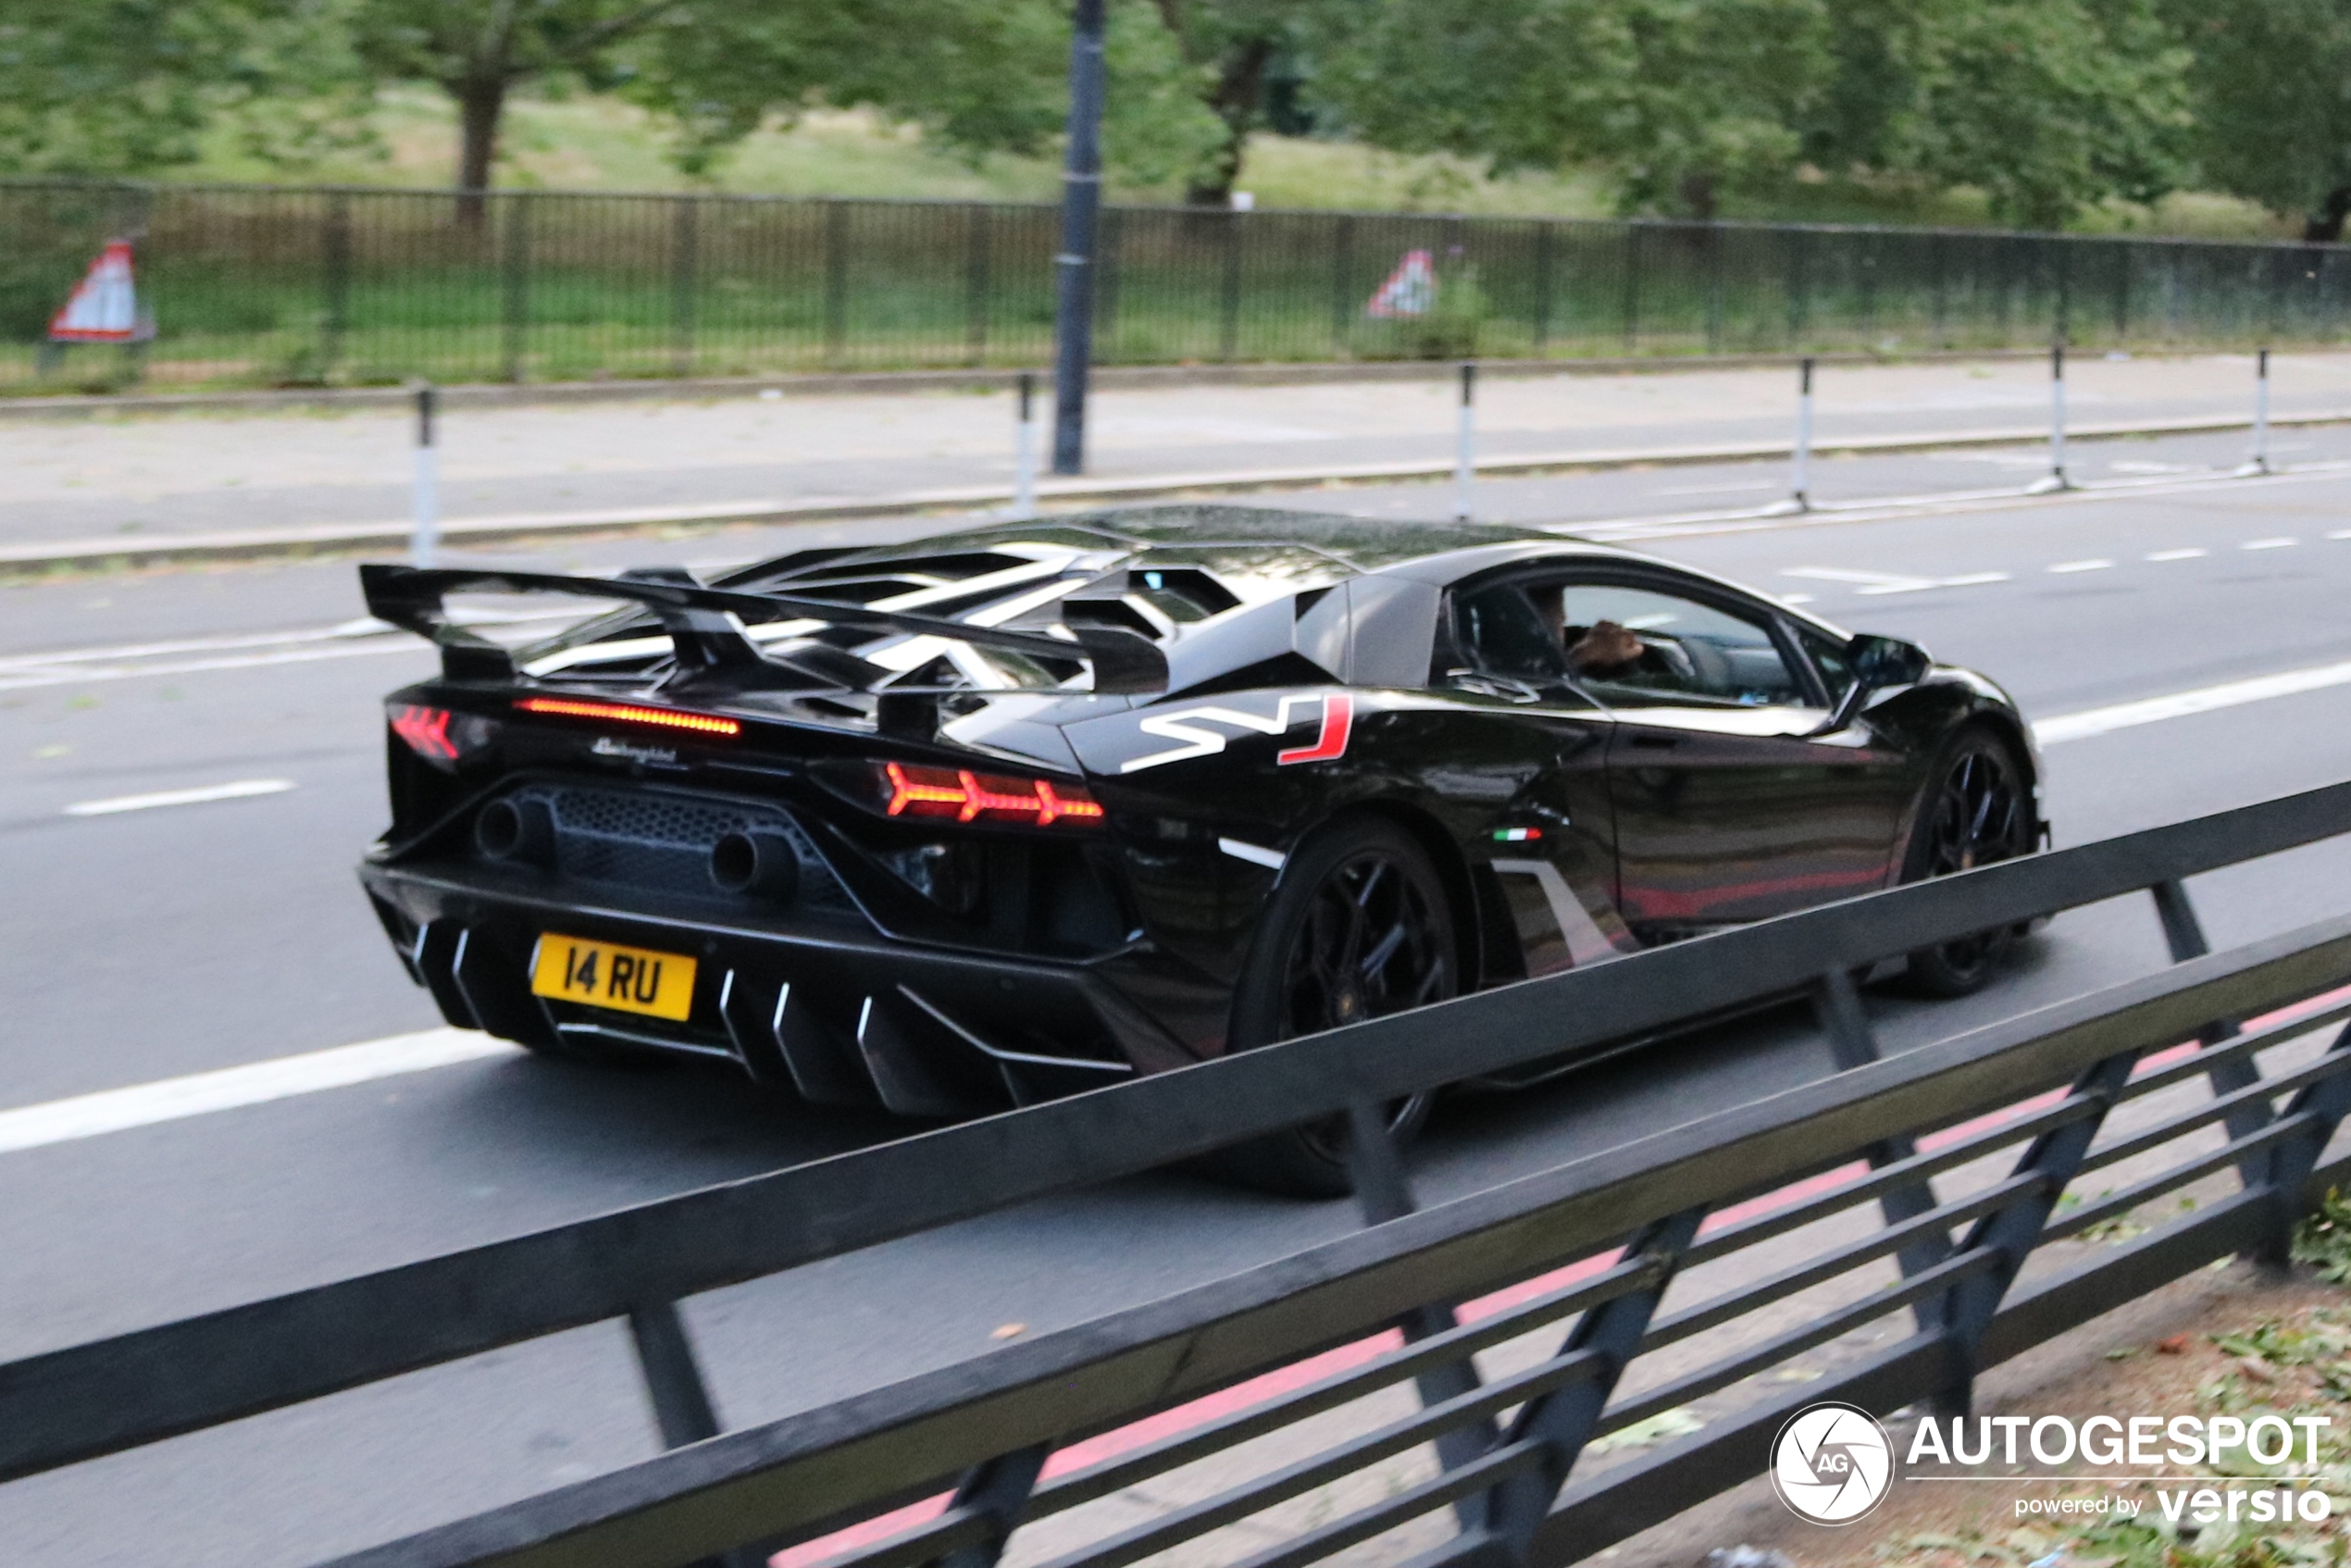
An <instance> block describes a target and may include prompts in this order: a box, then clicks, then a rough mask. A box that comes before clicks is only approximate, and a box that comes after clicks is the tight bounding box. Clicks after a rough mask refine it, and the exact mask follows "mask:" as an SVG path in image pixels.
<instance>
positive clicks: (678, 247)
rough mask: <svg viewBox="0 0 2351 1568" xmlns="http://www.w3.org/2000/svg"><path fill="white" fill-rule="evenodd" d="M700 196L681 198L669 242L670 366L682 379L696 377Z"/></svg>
mask: <svg viewBox="0 0 2351 1568" xmlns="http://www.w3.org/2000/svg"><path fill="white" fill-rule="evenodd" d="M702 202H703V198H702V197H700V196H680V197H678V218H677V225H676V229H675V232H674V234H673V236H672V238H671V241H670V257H669V264H670V280H669V288H670V299H669V332H670V340H669V364H670V370H671V373H672V374H674V375H677V376H679V377H686V376H690V375H692V374H693V373H694V292H695V286H696V284H697V283H699V281H700V280H701V272H702V257H701V254H700V253H701V250H702V245H701V232H700V231H701V227H702V225H701V218H702V212H701V207H702Z"/></svg>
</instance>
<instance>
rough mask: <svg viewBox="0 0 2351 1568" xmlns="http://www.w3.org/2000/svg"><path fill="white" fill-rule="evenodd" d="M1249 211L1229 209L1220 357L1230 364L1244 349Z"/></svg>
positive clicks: (1219, 304)
mask: <svg viewBox="0 0 2351 1568" xmlns="http://www.w3.org/2000/svg"><path fill="white" fill-rule="evenodd" d="M1248 222H1249V217H1248V214H1247V213H1245V212H1244V211H1242V209H1241V208H1239V207H1228V208H1226V209H1225V277H1224V287H1223V289H1222V291H1221V292H1220V295H1219V298H1218V301H1217V322H1218V327H1217V333H1216V357H1217V359H1218V361H1219V362H1220V363H1223V364H1225V365H1230V364H1231V363H1232V362H1233V361H1234V360H1235V359H1237V358H1238V357H1239V356H1240V350H1241V244H1242V240H1243V232H1242V231H1243V230H1244V228H1245V227H1246V226H1247V224H1248Z"/></svg>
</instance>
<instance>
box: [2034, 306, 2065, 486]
mask: <svg viewBox="0 0 2351 1568" xmlns="http://www.w3.org/2000/svg"><path fill="white" fill-rule="evenodd" d="M2033 488H2034V490H2035V491H2046V490H2071V489H2072V488H2073V476H2071V474H2069V473H2067V472H2066V471H2065V344H2063V343H2061V342H2057V343H2051V344H2050V345H2049V477H2048V478H2047V479H2043V480H2042V481H2041V482H2040V483H2039V484H2036V485H2034V487H2033Z"/></svg>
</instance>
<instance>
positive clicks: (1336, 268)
mask: <svg viewBox="0 0 2351 1568" xmlns="http://www.w3.org/2000/svg"><path fill="white" fill-rule="evenodd" d="M1354 326H1355V217H1354V215H1353V214H1352V213H1345V214H1341V215H1340V217H1339V218H1338V219H1337V223H1336V224H1335V225H1334V227H1333V229H1332V231H1331V357H1332V358H1333V359H1344V358H1346V357H1347V340H1348V337H1349V335H1350V333H1351V332H1352V331H1353V330H1354Z"/></svg>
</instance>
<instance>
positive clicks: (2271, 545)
mask: <svg viewBox="0 0 2351 1568" xmlns="http://www.w3.org/2000/svg"><path fill="white" fill-rule="evenodd" d="M2300 542H2302V541H2300V540H2297V539H2248V540H2246V541H2245V542H2244V543H2243V544H2240V545H2238V546H2237V548H2238V549H2239V550H2290V549H2292V548H2293V547H2294V546H2295V545H2296V544H2299V543H2300Z"/></svg>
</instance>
